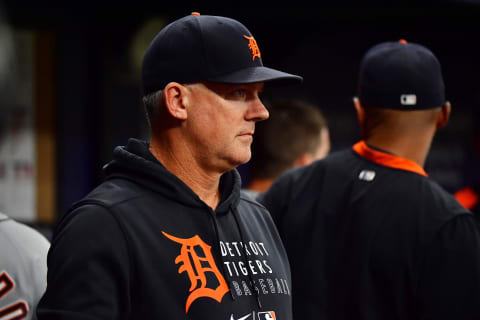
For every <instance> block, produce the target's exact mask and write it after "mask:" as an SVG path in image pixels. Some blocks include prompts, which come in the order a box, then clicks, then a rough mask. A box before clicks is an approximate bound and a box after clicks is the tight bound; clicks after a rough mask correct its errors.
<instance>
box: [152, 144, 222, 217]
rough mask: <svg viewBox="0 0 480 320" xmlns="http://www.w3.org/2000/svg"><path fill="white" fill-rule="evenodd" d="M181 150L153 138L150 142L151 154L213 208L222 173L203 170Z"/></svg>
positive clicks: (187, 153)
mask: <svg viewBox="0 0 480 320" xmlns="http://www.w3.org/2000/svg"><path fill="white" fill-rule="evenodd" d="M174 150H175V152H174ZM182 151H184V150H182V149H181V148H173V147H172V146H171V145H170V144H168V143H162V144H160V143H158V142H157V141H156V140H154V139H152V142H151V143H150V152H151V153H152V154H153V156H154V157H155V158H157V160H158V161H159V162H160V163H162V165H163V166H164V167H165V168H166V169H167V170H168V171H170V172H171V173H172V174H174V175H175V176H176V177H177V178H179V179H180V180H182V181H183V182H184V183H185V184H186V185H187V186H188V187H189V188H190V189H192V190H193V192H195V193H196V194H197V195H198V197H199V198H200V199H201V200H202V201H203V202H205V203H206V204H207V205H208V206H209V207H211V208H212V209H213V210H215V209H216V208H217V206H218V204H219V203H220V199H221V194H220V190H219V185H220V177H221V175H222V174H221V173H218V172H207V171H205V170H203V169H202V168H201V167H200V166H199V164H198V163H197V162H196V161H195V160H194V158H193V157H192V156H191V154H190V153H189V152H182Z"/></svg>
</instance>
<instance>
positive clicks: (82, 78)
mask: <svg viewBox="0 0 480 320" xmlns="http://www.w3.org/2000/svg"><path fill="white" fill-rule="evenodd" d="M110 3H111V2H105V4H104V5H103V4H102V3H101V2H96V3H93V2H92V3H91V4H90V5H89V4H88V3H85V2H82V3H80V4H79V3H75V4H72V3H68V2H67V3H65V4H58V3H52V4H48V3H45V2H41V3H40V2H36V1H31V2H29V1H8V2H6V3H4V6H3V9H2V11H3V16H4V17H3V19H4V20H5V21H6V22H7V23H8V25H9V26H10V31H11V33H12V39H13V43H14V49H15V55H14V56H15V61H14V62H13V63H14V64H15V66H16V68H14V71H15V73H16V75H17V76H15V77H14V75H11V76H9V79H12V83H15V86H14V88H13V89H12V88H10V89H9V91H10V92H11V93H13V96H14V98H13V99H12V100H9V102H8V103H6V104H7V107H6V108H3V109H2V110H3V111H2V116H1V117H2V122H3V123H5V125H4V127H3V128H4V129H3V133H2V134H1V135H0V137H2V138H0V211H3V212H5V213H6V214H8V215H10V216H11V217H13V218H16V219H18V220H20V221H23V222H25V223H27V224H30V225H32V226H34V227H36V228H38V229H39V230H41V231H42V232H43V233H45V234H46V235H47V236H50V234H51V228H52V227H53V226H54V225H55V223H56V221H57V219H58V217H60V216H61V214H63V213H64V212H65V211H66V210H67V209H68V207H69V206H70V205H71V204H72V203H73V202H75V201H77V200H79V199H80V198H81V197H83V196H84V195H85V194H86V193H88V192H89V191H90V190H91V189H92V188H93V187H95V185H97V184H98V183H99V182H100V181H101V179H102V172H101V169H102V166H103V165H104V164H105V163H107V162H108V161H109V160H110V157H111V152H112V150H113V148H114V147H115V146H116V145H123V144H125V143H126V141H127V139H128V138H129V137H136V138H148V136H147V128H146V121H145V117H144V111H143V106H142V105H141V97H140V86H139V84H140V73H139V71H140V63H141V58H142V54H143V51H144V50H145V48H146V46H147V45H148V43H149V41H150V40H151V39H152V37H153V36H154V35H155V34H156V33H157V32H158V31H159V30H160V29H161V28H162V27H163V26H164V25H165V24H167V23H169V22H170V21H172V20H174V19H176V18H179V17H182V16H184V15H187V14H189V13H190V12H192V11H197V12H200V13H201V14H212V15H225V16H229V17H232V18H235V19H237V20H239V21H241V22H243V23H244V24H245V25H246V26H247V27H248V28H249V29H250V30H251V31H252V33H253V34H254V36H255V38H256V40H257V42H258V44H259V47H260V50H261V53H262V58H263V62H264V64H265V65H267V66H270V67H273V68H279V69H281V70H285V71H288V72H292V73H296V74H300V75H302V76H303V77H304V84H303V85H301V86H295V87H288V88H281V89H274V88H268V87H267V88H266V91H265V96H266V97H269V96H288V97H298V98H304V99H307V100H309V101H311V102H313V103H315V104H317V105H319V106H320V107H321V108H322V111H323V112H324V113H325V115H326V116H327V119H328V123H329V127H330V134H331V139H332V151H335V150H338V149H341V148H344V147H347V146H349V145H351V144H353V143H354V142H356V141H357V140H358V138H359V132H358V127H357V124H356V119H355V116H354V110H353V106H352V102H351V99H352V97H353V96H354V95H355V92H356V91H355V90H356V77H357V71H358V65H359V62H360V59H361V57H362V55H363V53H364V52H365V51H366V50H367V49H368V48H369V47H371V46H372V45H374V44H376V43H378V42H382V41H390V40H393V41H395V40H398V39H402V38H403V39H406V40H407V41H410V42H418V43H421V44H423V45H425V46H427V47H428V48H430V49H431V50H432V51H433V52H435V53H436V55H437V57H438V58H439V60H440V62H441V64H442V66H443V72H444V79H445V83H446V88H447V97H448V99H449V100H450V101H451V103H452V108H453V113H452V118H451V122H450V124H449V125H448V127H447V128H446V129H444V130H442V131H441V132H439V134H438V135H437V137H436V140H435V141H434V144H433V146H432V150H431V153H430V156H429V158H428V159H427V164H426V169H427V172H428V173H429V174H430V177H431V178H432V179H435V180H436V181H438V182H439V183H440V184H441V185H443V186H444V187H445V188H446V189H447V190H449V191H451V192H453V191H455V190H458V189H459V188H461V187H463V186H464V185H468V184H471V183H473V182H476V181H478V180H479V179H480V175H479V173H480V166H479V165H478V164H479V163H480V162H478V158H479V154H480V150H479V147H478V145H477V143H478V142H477V140H476V135H477V130H478V128H479V127H478V122H479V121H478V120H480V118H479V116H478V114H479V111H480V110H479V108H480V81H479V75H480V61H479V57H480V45H479V41H480V15H479V14H480V0H479V1H476V0H472V1H425V2H418V1H417V2H410V3H409V2H405V1H403V2H398V3H395V2H389V4H388V5H386V4H385V3H383V2H381V1H362V2H361V5H360V4H358V3H356V2H350V3H349V2H337V1H336V2H335V4H334V5H331V4H332V3H328V5H327V4H325V5H323V4H322V2H320V3H318V4H316V7H312V6H311V5H310V6H309V5H308V4H307V3H306V2H305V3H302V2H299V1H295V2H292V3H291V4H290V6H288V7H286V6H280V5H279V6H274V7H267V6H265V7H262V5H261V4H257V3H250V2H241V3H239V2H235V3H231V2H225V3H211V4H210V5H204V4H199V3H197V4H193V5H192V4H188V3H183V4H179V3H176V2H173V3H172V1H169V2H168V3H167V2H161V1H156V2H155V3H154V4H153V3H151V2H147V1H135V2H134V3H129V4H128V5H122V4H121V3H117V4H116V5H115V6H113V5H111V4H110ZM112 4H113V3H112ZM2 103H3V100H2ZM240 170H241V173H242V175H243V177H244V179H245V181H246V180H248V164H247V165H244V166H241V167H240Z"/></svg>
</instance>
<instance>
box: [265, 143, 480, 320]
mask: <svg viewBox="0 0 480 320" xmlns="http://www.w3.org/2000/svg"><path fill="white" fill-rule="evenodd" d="M259 200H260V202H261V203H263V204H264V205H265V206H266V207H267V209H269V211H270V213H271V214H272V217H273V219H274V221H275V223H276V224H277V227H278V229H279V232H280V236H281V237H282V240H283V241H284V244H285V247H286V249H287V254H288V256H289V261H290V263H291V270H292V286H293V289H292V293H293V295H292V296H293V310H294V318H296V319H357V320H362V319H368V320H375V319H409V320H410V319H480V303H479V301H480V233H479V230H478V227H477V225H476V224H475V222H474V219H473V215H472V214H471V213H470V212H469V211H468V210H466V209H464V208H463V207H462V206H461V205H460V204H459V203H458V202H457V201H456V200H455V198H454V197H453V196H452V195H450V194H449V193H447V192H446V191H444V190H443V189H442V188H441V187H440V186H439V185H437V184H436V183H435V182H433V181H431V180H430V179H428V177H427V175H426V173H425V171H423V169H422V168H421V167H420V166H418V165H417V164H415V163H414V162H412V161H409V160H407V159H402V158H400V157H397V156H395V155H392V154H389V153H386V152H382V151H379V150H375V149H372V148H370V147H368V146H367V145H366V144H365V143H364V142H359V143H357V144H356V145H355V146H354V147H353V149H348V150H344V151H340V152H336V153H332V154H331V155H330V156H328V157H327V158H325V159H323V160H320V161H317V162H315V163H313V164H312V165H310V166H307V167H301V168H295V169H291V170H290V171H288V172H287V173H285V174H284V175H283V176H282V177H280V178H279V179H278V180H277V181H276V182H275V183H274V184H273V185H272V187H271V188H270V189H269V190H268V191H267V192H266V193H265V194H262V195H260V197H259Z"/></svg>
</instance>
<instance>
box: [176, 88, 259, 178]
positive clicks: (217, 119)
mask: <svg viewBox="0 0 480 320" xmlns="http://www.w3.org/2000/svg"><path fill="white" fill-rule="evenodd" d="M262 90H263V83H254V84H220V83H197V84H192V85H189V92H190V95H189V99H188V105H189V108H188V120H187V121H186V122H185V124H184V125H185V126H186V132H187V135H188V139H189V140H190V141H191V142H192V143H191V146H192V152H194V157H195V159H196V160H197V162H198V163H199V164H200V166H201V167H203V168H204V169H206V170H212V171H216V172H224V171H227V170H230V169H232V168H234V167H236V166H238V165H240V164H243V163H245V162H247V161H248V160H250V157H251V151H250V146H251V144H252V141H253V134H254V131H255V123H256V122H257V121H262V120H265V119H267V118H268V111H267V109H266V108H265V106H264V105H263V103H262V102H261V101H260V99H259V94H260V93H261V91H262Z"/></svg>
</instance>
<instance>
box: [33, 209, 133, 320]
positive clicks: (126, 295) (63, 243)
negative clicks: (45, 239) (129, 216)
mask: <svg viewBox="0 0 480 320" xmlns="http://www.w3.org/2000/svg"><path fill="white" fill-rule="evenodd" d="M129 275H130V266H129V258H128V250H127V244H126V241H125V238H124V235H123V233H122V230H121V228H120V226H119V224H118V222H117V220H116V219H115V218H114V216H113V215H112V214H111V213H110V212H109V211H108V210H107V209H106V208H104V207H102V206H99V205H83V206H81V207H79V208H77V209H75V210H74V211H72V212H71V213H69V215H68V217H67V218H66V220H65V221H62V223H61V224H60V225H59V228H58V230H56V234H55V236H54V239H53V240H52V245H51V248H50V251H49V254H48V276H47V290H46V292H45V294H44V295H43V297H42V298H41V300H40V302H39V304H38V308H37V315H38V319H39V320H46V319H48V320H60V319H61V320H64V319H70V320H77V319H78V320H80V319H81V320H94V319H95V320H97V319H98V320H99V319H102V320H107V319H115V320H120V319H127V318H128V317H129V313H130V312H129V311H130V307H129V306H130V303H129V300H130V282H129Z"/></svg>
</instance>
